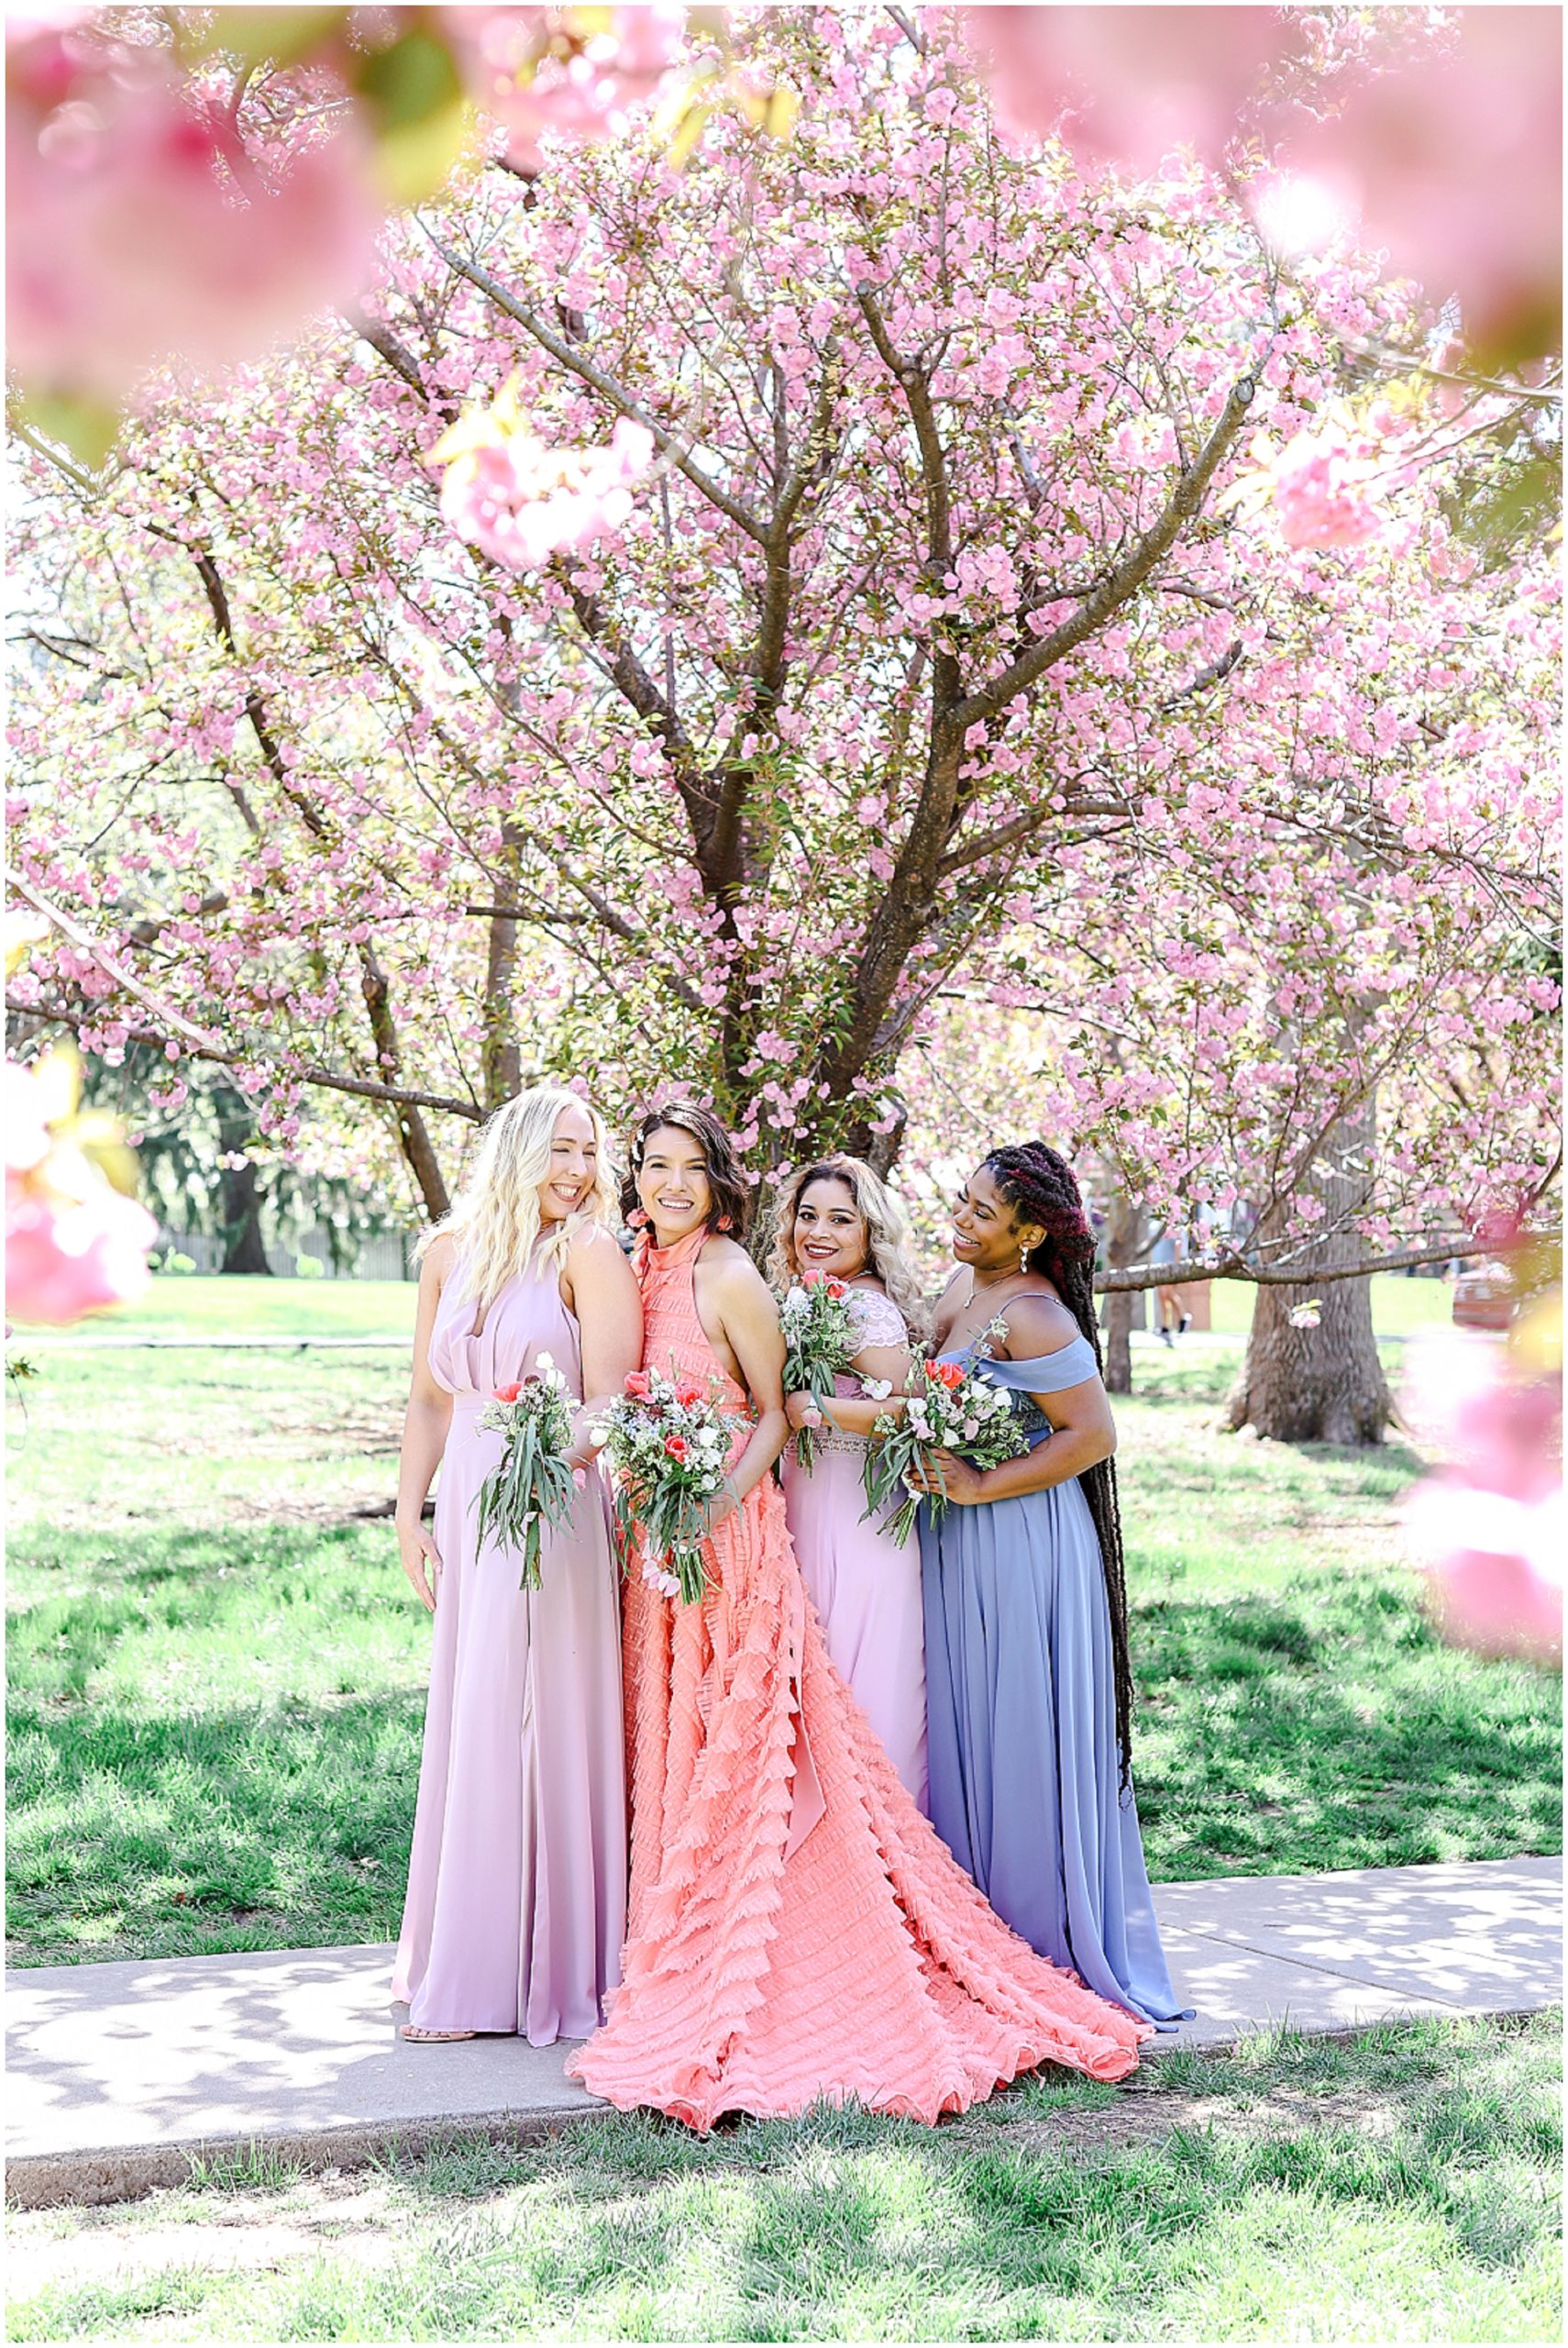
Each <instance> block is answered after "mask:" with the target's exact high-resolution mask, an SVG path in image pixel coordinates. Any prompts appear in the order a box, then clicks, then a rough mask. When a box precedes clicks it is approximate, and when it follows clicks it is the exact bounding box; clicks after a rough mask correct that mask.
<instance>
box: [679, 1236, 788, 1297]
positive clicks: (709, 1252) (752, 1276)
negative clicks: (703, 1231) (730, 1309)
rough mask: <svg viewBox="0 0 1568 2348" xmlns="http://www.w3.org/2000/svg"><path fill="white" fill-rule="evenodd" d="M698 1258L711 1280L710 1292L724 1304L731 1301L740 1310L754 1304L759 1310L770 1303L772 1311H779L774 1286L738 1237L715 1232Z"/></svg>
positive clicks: (705, 1274) (706, 1276)
mask: <svg viewBox="0 0 1568 2348" xmlns="http://www.w3.org/2000/svg"><path fill="white" fill-rule="evenodd" d="M698 1261H699V1262H700V1264H701V1267H702V1271H703V1274H704V1276H705V1279H706V1280H707V1281H708V1283H710V1284H711V1285H710V1293H711V1294H712V1296H713V1297H714V1298H715V1299H716V1300H717V1301H718V1302H719V1303H720V1305H721V1306H724V1305H729V1306H734V1307H735V1308H737V1309H740V1310H745V1308H747V1307H750V1308H751V1309H752V1310H753V1311H756V1308H757V1307H758V1306H759V1305H761V1304H766V1306H767V1310H768V1312H772V1313H775V1314H777V1312H778V1306H777V1304H776V1303H775V1302H774V1300H773V1291H772V1290H771V1289H770V1288H769V1287H768V1285H767V1281H766V1280H765V1279H763V1277H762V1274H761V1273H760V1272H759V1271H758V1270H757V1268H756V1265H755V1264H754V1263H753V1262H752V1260H751V1257H749V1256H748V1255H747V1254H746V1252H745V1248H744V1247H743V1246H740V1244H739V1242H738V1241H736V1240H734V1239H726V1238H724V1237H723V1235H722V1234H719V1233H715V1234H714V1235H713V1237H712V1239H710V1240H709V1242H708V1244H707V1246H705V1247H704V1248H703V1250H702V1252H701V1256H700V1257H699V1258H698Z"/></svg>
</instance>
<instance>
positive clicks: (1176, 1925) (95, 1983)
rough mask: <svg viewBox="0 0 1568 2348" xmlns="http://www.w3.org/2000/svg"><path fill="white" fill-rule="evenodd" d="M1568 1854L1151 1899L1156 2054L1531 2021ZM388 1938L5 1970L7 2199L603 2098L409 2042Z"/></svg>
mask: <svg viewBox="0 0 1568 2348" xmlns="http://www.w3.org/2000/svg"><path fill="white" fill-rule="evenodd" d="M1155 1900H1156V1904H1157V1906H1158V1909H1159V1914H1160V1922H1161V1926H1162V1929H1163V1931H1164V1933H1165V1946H1166V1950H1167V1953H1168V1955H1169V1957H1170V1963H1171V1971H1172V1974H1173V1976H1174V1977H1175V1979H1176V1987H1177V1988H1178V1990H1179V1991H1180V1992H1181V1994H1182V1997H1183V1999H1184V2001H1185V2002H1186V2003H1187V2004H1189V2005H1192V2006H1194V2007H1196V2008H1197V2013H1196V2017H1195V2019H1194V2020H1193V2021H1190V2022H1188V2023H1187V2024H1186V2025H1185V2026H1184V2027H1183V2029H1182V2030H1181V2032H1179V2033H1178V2034H1176V2035H1174V2036H1168V2037H1162V2038H1161V2039H1159V2040H1158V2041H1156V2042H1155V2043H1154V2049H1153V2050H1152V2051H1154V2053H1155V2054H1156V2055H1157V2054H1158V2053H1159V2052H1160V2051H1161V2050H1163V2049H1165V2048H1168V2047H1171V2046H1174V2045H1198V2046H1220V2045H1226V2044H1229V2043H1231V2041H1232V2040H1233V2039H1235V2038H1236V2037H1238V2036H1239V2035H1242V2034H1244V2033H1245V2032H1249V2031H1255V2030H1258V2029H1260V2028H1264V2027H1267V2026H1268V2025H1270V2024H1274V2023H1280V2022H1288V2023H1289V2024H1291V2025H1292V2026H1293V2027H1295V2028H1296V2029H1297V2030H1302V2031H1308V2032H1338V2031H1344V2030H1349V2029H1353V2028H1354V2027H1355V2026H1356V2025H1357V2024H1360V2023H1364V2022H1371V2021H1381V2020H1383V2019H1385V2018H1387V2017H1390V2016H1394V2015H1406V2014H1460V2013H1519V2012H1529V2011H1533V2010H1538V2009H1539V2008H1540V2007H1542V2006H1547V2005H1551V2004H1552V2003H1554V2002H1555V2000H1556V1999H1557V1998H1558V1997H1559V1996H1560V1994H1561V1989H1562V1862H1561V1860H1559V1859H1507V1860H1498V1861H1495V1862H1487V1863H1484V1864H1481V1865H1476V1866H1431V1867H1387V1868H1366V1869H1363V1870H1358V1871H1357V1872H1354V1873H1352V1874H1345V1875H1327V1876H1262V1877H1225V1878H1222V1879H1220V1880H1218V1881H1214V1882H1209V1883H1186V1884H1167V1885H1164V1886H1161V1887H1160V1888H1158V1889H1157V1890H1156V1892H1155ZM391 1961H392V1952H391V1950H390V1949H387V1948H340V1949H291V1950H282V1951H277V1952H272V1953H270V1954H267V1955H259V1956H233V1957H228V1956H200V1957H184V1958H180V1959H174V1960H171V1961H169V1962H166V1963H149V1964H144V1965H137V1964H132V1965H80V1966H50V1967H47V1968H45V1967H40V1968H38V1969H36V1970H24V1971H18V1972H14V1973H10V1974H7V1976H6V2025H7V2031H6V2035H7V2074H8V2077H7V2093H6V2152H7V2176H6V2182H7V2192H8V2194H9V2197H10V2198H11V2199H12V2200H13V2201H16V2202H18V2203H21V2204H24V2205H27V2206H30V2207H41V2206H44V2205H46V2204H49V2203H51V2202H56V2201H108V2200H118V2199H121V2198H127V2197H128V2196H130V2195H133V2194H136V2193H140V2192H145V2191H146V2190H148V2189H149V2187H152V2186H155V2185H166V2184H178V2183H179V2182H181V2181H182V2179H183V2177H184V2176H185V2175H186V2173H187V2168H188V2163H189V2156H190V2154H192V2153H193V2152H195V2151H198V2150H201V2149H205V2150H206V2151H208V2152H215V2151H221V2150H226V2149H232V2148H235V2147H237V2146H239V2145H242V2144H245V2143H248V2142H249V2141H250V2140H251V2139H253V2138H257V2137H260V2138H264V2139H265V2140H266V2141H267V2142H268V2143H270V2144H272V2145H275V2146H276V2147H278V2149H279V2150H281V2151H283V2152H286V2153H287V2154H289V2155H290V2156H291V2157H292V2158H293V2159H296V2160H300V2161H303V2162H305V2163H306V2164H309V2165H321V2164H325V2163H332V2162H335V2163H337V2164H338V2165H352V2164H353V2163H354V2162H356V2161H359V2160H362V2159H364V2158H365V2157H366V2156H367V2154H369V2153H370V2152H371V2151H372V2150H373V2149H374V2148H375V2147H376V2146H377V2145H378V2144H382V2143H387V2142H388V2141H389V2140H390V2139H392V2138H394V2137H395V2138H398V2139H401V2140H402V2141H403V2143H419V2142H421V2141H424V2140H426V2139H428V2138H430V2137H431V2136H436V2135H444V2134H447V2133H449V2132H454V2131H473V2130H481V2131H491V2132H497V2133H505V2134H509V2135H513V2136H516V2135H521V2134H525V2133H528V2132H544V2131H547V2130H550V2129H554V2128H558V2127H560V2126H563V2125H569V2124H570V2123H572V2122H573V2121H580V2120H584V2119H588V2118H591V2116H592V2115H593V2114H594V2113H595V2112H597V2111H602V2110H604V2109H605V2107H604V2106H603V2105H602V2104H599V2103H596V2102H595V2101H594V2100H593V2099H591V2097H590V2096H588V2095H587V2094H585V2093H584V2091H583V2090H582V2088H579V2087H578V2086H576V2085H575V2084H574V2083H573V2082H572V2081H570V2080H569V2079H567V2078H566V2077H564V2076H563V2071H562V2065H563V2063H564V2061H565V2058H566V2055H567V2054H568V2052H569V2048H568V2047H567V2046H566V2045H565V2044H564V2043H563V2044H561V2045H558V2046H553V2047H544V2048H535V2047H531V2046H528V2045H526V2044H524V2043H521V2042H519V2041H518V2040H516V2039H513V2038H487V2039H475V2040H470V2041H468V2042H467V2043H461V2044H458V2045H450V2046H410V2045H407V2044H405V2043H403V2042H402V2041H401V2040H400V2039H399V2038H398V2037H397V2034H396V2026H397V2022H398V2021H399V2020H400V2019H401V2010H400V2009H398V2008H395V2007H393V2005H392V2002H391V1999H390V1998H389V1995H388V1980H389V1975H390V1971H391Z"/></svg>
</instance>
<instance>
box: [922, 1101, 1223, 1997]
mask: <svg viewBox="0 0 1568 2348" xmlns="http://www.w3.org/2000/svg"><path fill="white" fill-rule="evenodd" d="M953 1220H954V1236H953V1253H954V1255H955V1257H957V1259H958V1262H959V1264H960V1266H961V1267H962V1268H961V1269H960V1270H959V1272H958V1273H957V1274H956V1275H955V1278H954V1279H953V1280H952V1281H951V1282H950V1283H949V1285H948V1288H947V1290H946V1291H945V1293H944V1296H943V1298H942V1301H941V1302H940V1304H939V1305H938V1307H937V1310H936V1330H935V1339H934V1342H935V1344H936V1346H938V1347H939V1348H940V1349H941V1353H942V1357H943V1358H944V1360H950V1361H955V1360H966V1361H973V1362H975V1363H977V1366H978V1367H979V1368H980V1369H981V1370H982V1371H983V1374H984V1375H985V1376H986V1377H988V1378H989V1379H991V1380H992V1381H993V1382H994V1383H996V1384H997V1385H999V1386H1004V1387H1006V1388H1007V1389H1008V1390H1010V1392H1011V1394H1012V1395H1013V1396H1014V1398H1015V1408H1016V1409H1017V1411H1018V1414H1019V1417H1020V1421H1021V1427H1022V1431H1023V1433H1024V1434H1026V1435H1027V1437H1028V1439H1029V1443H1030V1445H1031V1448H1030V1450H1029V1452H1028V1454H1027V1456H1024V1457H1022V1458H1020V1459H1012V1460H1009V1461H1007V1462H1006V1463H1005V1464H1004V1465H1003V1466H1001V1467H992V1468H988V1469H985V1470H983V1471H982V1470H979V1469H977V1468H975V1467H971V1466H969V1465H968V1464H967V1463H966V1462H965V1461H963V1460H958V1459H954V1458H952V1457H950V1456H946V1455H944V1456H943V1461H942V1465H943V1468H944V1481H945V1485H946V1490H947V1496H948V1500H949V1501H950V1502H951V1503H952V1505H951V1506H950V1507H949V1508H948V1510H947V1512H946V1513H945V1514H944V1517H943V1518H942V1520H941V1522H940V1523H935V1524H933V1523H932V1522H931V1512H930V1510H929V1508H922V1511H921V1551H922V1579H923V1587H924V1597H925V1642H926V1689H927V1707H928V1722H929V1730H930V1750H931V1818H932V1823H933V1826H934V1827H935V1828H936V1831H937V1833H939V1834H940V1835H941V1837H942V1839H943V1841H944V1843H945V1844H947V1845H948V1848H949V1849H950V1850H951V1851H952V1852H953V1854H954V1855H955V1858H957V1859H958V1860H959V1861H960V1863H961V1864H962V1865H963V1866H966V1867H967V1869H968V1870H969V1873H970V1874H971V1875H972V1876H973V1877H974V1878H975V1881H976V1882H977V1884H978V1886H979V1888H980V1889H981V1890H982V1891H983V1892H984V1893H985V1895H986V1898H987V1899H988V1900H989V1901H990V1903H991V1906H992V1907H993V1908H994V1909H995V1910H996V1911H997V1913H998V1915H999V1916H1000V1917H1001V1918H1002V1919H1003V1921H1004V1922H1007V1923H1009V1924H1010V1925H1011V1926H1012V1929H1013V1931H1014V1932H1015V1933H1018V1934H1019V1935H1020V1937H1021V1939H1023V1940H1026V1941H1028V1942H1029V1944H1031V1946H1032V1947H1033V1948H1035V1949H1037V1950H1038V1951H1039V1953H1040V1955H1042V1956H1045V1957H1049V1958H1050V1959H1051V1961H1052V1963H1053V1964H1055V1965H1062V1966H1068V1967H1070V1969H1071V1970H1072V1971H1073V1972H1075V1973H1077V1976H1078V1977H1079V1978H1080V1980H1082V1981H1084V1982H1085V1983H1087V1985H1088V1988H1091V1989H1094V1990H1097V1991H1098V1992H1099V1995H1100V1996H1101V1997H1103V1998H1110V1999H1115V2000H1116V2002H1117V2003H1118V2004H1120V2005H1121V2006H1124V2007H1126V2008H1127V2010H1129V2011H1130V2012H1132V2013H1134V2014H1138V2015H1141V2016H1142V2017H1143V2019H1144V2020H1145V2021H1154V2022H1167V2023H1168V2022H1170V2021H1173V2020H1174V2019H1176V2018H1177V2017H1178V2015H1179V2012H1180V2010H1179V2009H1178V2007H1177V2005H1176V1997H1175V1994H1174V1992H1173V1990H1172V1988H1171V1983H1170V1976H1169V1973H1168V1971H1167V1970H1166V1966H1165V1953H1164V1951H1163V1950H1162V1948H1161V1946H1160V1936H1159V1930H1158V1926H1157V1925H1156V1923H1155V1920H1154V1903H1153V1901H1152V1899H1151V1898H1150V1894H1149V1878H1148V1875H1147V1873H1146V1871H1145V1868H1144V1865H1143V1841H1142V1837H1141V1836H1140V1834H1139V1831H1138V1813H1137V1811H1136V1809H1135V1808H1134V1806H1133V1800H1132V1780H1131V1776H1130V1773H1129V1766H1128V1762H1129V1725H1130V1716H1131V1711H1132V1673H1131V1667H1130V1665H1129V1660H1128V1649H1127V1595H1126V1582H1125V1578H1124V1573H1123V1567H1122V1556H1121V1522H1120V1518H1119V1515H1118V1512H1117V1501H1116V1481H1115V1472H1114V1470H1113V1468H1112V1467H1111V1454H1112V1452H1113V1451H1114V1450H1115V1448H1116V1434H1115V1429H1114V1427H1113V1425H1112V1423H1111V1416H1110V1403H1109V1401H1107V1399H1106V1392H1105V1388H1104V1386H1103V1384H1102V1383H1101V1380H1100V1375H1099V1338H1098V1336H1097V1335H1096V1331H1095V1317H1094V1295H1093V1285H1092V1270H1093V1264H1094V1239H1093V1236H1092V1235H1091V1233H1090V1230H1089V1224H1088V1216H1087V1215H1086V1214H1085V1213H1084V1205H1083V1200H1082V1198H1081V1196H1080V1194H1079V1191H1078V1186H1077V1182H1076V1181H1075V1180H1074V1179H1073V1175H1072V1171H1071V1169H1070V1168H1069V1167H1068V1166H1067V1164H1066V1160H1065V1159H1064V1158H1063V1157H1060V1156H1059V1155H1058V1153H1057V1152H1056V1151H1055V1150H1054V1149H1050V1148H1048V1147H1047V1146H1046V1145H1045V1144H1044V1143H1043V1142H1027V1143H1024V1144H1022V1145H1021V1146H1018V1147H1015V1148H1009V1149H996V1150H993V1151H992V1152H991V1153H990V1155H989V1156H988V1157H987V1158H986V1160H985V1162H984V1164H983V1165H981V1166H980V1167H979V1168H977V1171H976V1172H975V1173H974V1175H972V1176H971V1178H970V1180H969V1181H968V1182H967V1183H966V1185H965V1188H964V1192H963V1195H962V1197H961V1198H960V1200H959V1202H958V1205H957V1208H956V1210H955V1214H954V1219H953Z"/></svg>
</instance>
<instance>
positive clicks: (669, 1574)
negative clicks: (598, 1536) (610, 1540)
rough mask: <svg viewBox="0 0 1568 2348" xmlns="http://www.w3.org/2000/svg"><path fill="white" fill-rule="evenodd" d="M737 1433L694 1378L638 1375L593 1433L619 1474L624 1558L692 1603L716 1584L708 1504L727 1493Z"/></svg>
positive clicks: (638, 1372)
mask: <svg viewBox="0 0 1568 2348" xmlns="http://www.w3.org/2000/svg"><path fill="white" fill-rule="evenodd" d="M733 1432H734V1430H733V1427H732V1424H731V1422H730V1420H729V1418H728V1417H727V1416H726V1415H725V1413H724V1412H723V1411H722V1410H720V1408H719V1406H718V1404H717V1402H716V1401H714V1399H713V1396H712V1391H711V1390H710V1389H709V1388H708V1387H705V1386H700V1385H698V1383H697V1382H696V1380H695V1379H690V1378H681V1377H679V1376H677V1377H672V1378H666V1377H665V1376H664V1375H663V1373H662V1372H661V1371H659V1370H657V1369H638V1370H634V1371H633V1373H632V1375H631V1377H630V1378H628V1379H627V1380H626V1384H625V1389H624V1392H622V1393H620V1394H618V1395H617V1396H616V1398H615V1400H614V1401H613V1402H612V1403H611V1405H610V1408H609V1410H608V1411H607V1412H605V1413H604V1415H603V1417H602V1419H601V1420H600V1422H599V1423H598V1424H597V1425H596V1426H595V1428H594V1430H593V1439H594V1441H595V1442H596V1443H600V1444H602V1445H603V1447H604V1456H605V1457H606V1458H607V1459H608V1460H609V1462H610V1465H611V1467H612V1468H613V1471H614V1479H615V1521H616V1523H617V1525H618V1527H619V1529H620V1534H621V1539H622V1547H623V1553H624V1556H626V1557H627V1558H628V1559H629V1558H630V1557H632V1556H634V1555H636V1556H638V1557H639V1561H640V1563H641V1566H642V1572H643V1579H644V1580H645V1581H646V1582H649V1583H651V1584H652V1586H653V1588H654V1589H658V1590H662V1591H663V1592H664V1594H665V1596H666V1597H667V1598H679V1599H682V1600H685V1601H686V1602H687V1603H688V1604H690V1601H691V1600H693V1599H698V1598H701V1595H702V1592H703V1591H704V1589H706V1588H707V1586H708V1574H707V1567H706V1566H705V1565H704V1563H703V1559H702V1544H703V1542H704V1540H705V1539H706V1538H707V1509H708V1502H709V1501H711V1500H712V1498H713V1496H714V1494H715V1493H717V1492H721V1491H723V1488H724V1477H725V1469H726V1464H727V1462H728V1459H729V1454H730V1439H731V1435H732V1434H733Z"/></svg>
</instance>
